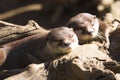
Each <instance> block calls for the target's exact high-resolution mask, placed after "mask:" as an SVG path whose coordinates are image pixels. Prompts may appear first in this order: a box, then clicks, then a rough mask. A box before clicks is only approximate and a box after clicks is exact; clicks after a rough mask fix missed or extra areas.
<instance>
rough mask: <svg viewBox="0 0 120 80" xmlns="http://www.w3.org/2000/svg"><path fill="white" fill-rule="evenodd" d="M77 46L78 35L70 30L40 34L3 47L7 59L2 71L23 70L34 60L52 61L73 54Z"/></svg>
mask: <svg viewBox="0 0 120 80" xmlns="http://www.w3.org/2000/svg"><path fill="white" fill-rule="evenodd" d="M77 45H78V38H77V35H76V34H75V33H74V31H73V30H72V29H70V28H67V27H59V28H54V29H51V30H49V31H47V32H40V33H39V34H36V35H33V36H30V37H27V38H24V39H21V40H17V41H14V42H11V43H8V44H5V45H3V46H2V48H1V50H3V52H4V53H3V54H5V55H6V56H7V57H6V61H5V62H3V64H2V66H1V67H0V70H3V69H15V68H23V67H25V66H27V65H28V64H30V63H31V61H32V62H34V60H30V59H34V58H36V60H39V61H40V62H46V61H50V60H52V59H55V58H56V57H57V55H59V54H64V53H68V52H71V51H72V50H74V49H75V47H76V46H77ZM35 62H36V61H35ZM8 65H9V66H8Z"/></svg>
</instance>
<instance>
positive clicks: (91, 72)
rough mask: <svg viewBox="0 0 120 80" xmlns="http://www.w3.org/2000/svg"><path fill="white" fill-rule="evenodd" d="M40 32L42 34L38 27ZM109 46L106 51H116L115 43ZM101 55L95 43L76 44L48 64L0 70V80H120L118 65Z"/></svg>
mask: <svg viewBox="0 0 120 80" xmlns="http://www.w3.org/2000/svg"><path fill="white" fill-rule="evenodd" d="M40 30H41V31H43V32H45V30H44V29H42V28H40ZM41 31H40V32H41ZM118 33H119V31H117V32H116V33H113V34H118ZM118 35H119V34H118ZM111 38H112V40H113V42H116V40H114V39H113V37H111ZM117 38H118V37H117ZM27 39H31V38H27ZM23 41H24V39H23ZM113 42H112V43H113ZM117 43H118V42H117ZM8 44H9V43H8ZM112 45H114V47H113V48H110V49H111V50H114V49H115V50H116V47H115V45H116V43H114V44H112ZM110 47H112V46H110ZM118 47H119V46H118ZM118 47H117V49H118ZM116 51H117V50H116ZM105 52H106V51H103V50H101V49H100V48H99V46H98V43H97V42H93V43H91V44H84V45H78V47H77V48H76V49H75V50H74V51H72V52H70V53H67V54H64V55H59V56H57V57H56V58H55V59H54V60H52V61H48V62H46V63H40V64H30V65H28V66H27V67H26V68H23V69H12V70H8V71H0V80H3V79H4V80H120V64H119V62H117V61H114V60H113V59H112V58H111V57H110V56H109V55H107V54H106V53H105ZM26 60H27V59H26Z"/></svg>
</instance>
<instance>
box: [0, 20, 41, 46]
mask: <svg viewBox="0 0 120 80" xmlns="http://www.w3.org/2000/svg"><path fill="white" fill-rule="evenodd" d="M41 30H42V28H41V27H40V26H39V25H38V24H37V23H36V22H35V21H33V20H30V21H28V24H26V25H25V26H21V25H16V24H11V23H7V22H4V21H0V45H2V44H5V43H8V42H12V41H15V40H18V39H21V38H24V37H28V36H31V35H33V34H37V33H39V32H41Z"/></svg>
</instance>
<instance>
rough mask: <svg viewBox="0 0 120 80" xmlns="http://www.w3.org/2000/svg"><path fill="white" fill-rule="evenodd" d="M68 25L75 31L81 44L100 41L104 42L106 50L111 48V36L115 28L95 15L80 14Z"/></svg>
mask: <svg viewBox="0 0 120 80" xmlns="http://www.w3.org/2000/svg"><path fill="white" fill-rule="evenodd" d="M66 25H67V26H68V27H72V28H73V29H74V31H75V33H76V34H77V36H78V39H79V43H80V44H84V43H87V42H89V41H93V40H98V41H100V42H103V43H104V44H105V47H106V48H108V47H109V44H110V43H109V34H110V32H112V31H113V30H112V29H113V27H110V26H109V25H108V24H107V23H105V22H103V21H101V20H100V19H98V18H97V17H96V16H95V15H92V14H90V13H80V14H78V15H76V16H74V17H72V18H71V19H70V20H69V21H68V22H67V24H66Z"/></svg>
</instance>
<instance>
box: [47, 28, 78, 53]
mask: <svg viewBox="0 0 120 80" xmlns="http://www.w3.org/2000/svg"><path fill="white" fill-rule="evenodd" d="M77 45H78V38H77V36H76V34H75V33H74V32H73V30H71V29H70V28H67V27H59V28H55V29H53V30H52V31H51V32H50V33H48V35H47V47H48V48H49V50H50V51H52V52H53V53H68V52H71V51H72V50H74V49H75V47H76V46H77Z"/></svg>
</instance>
